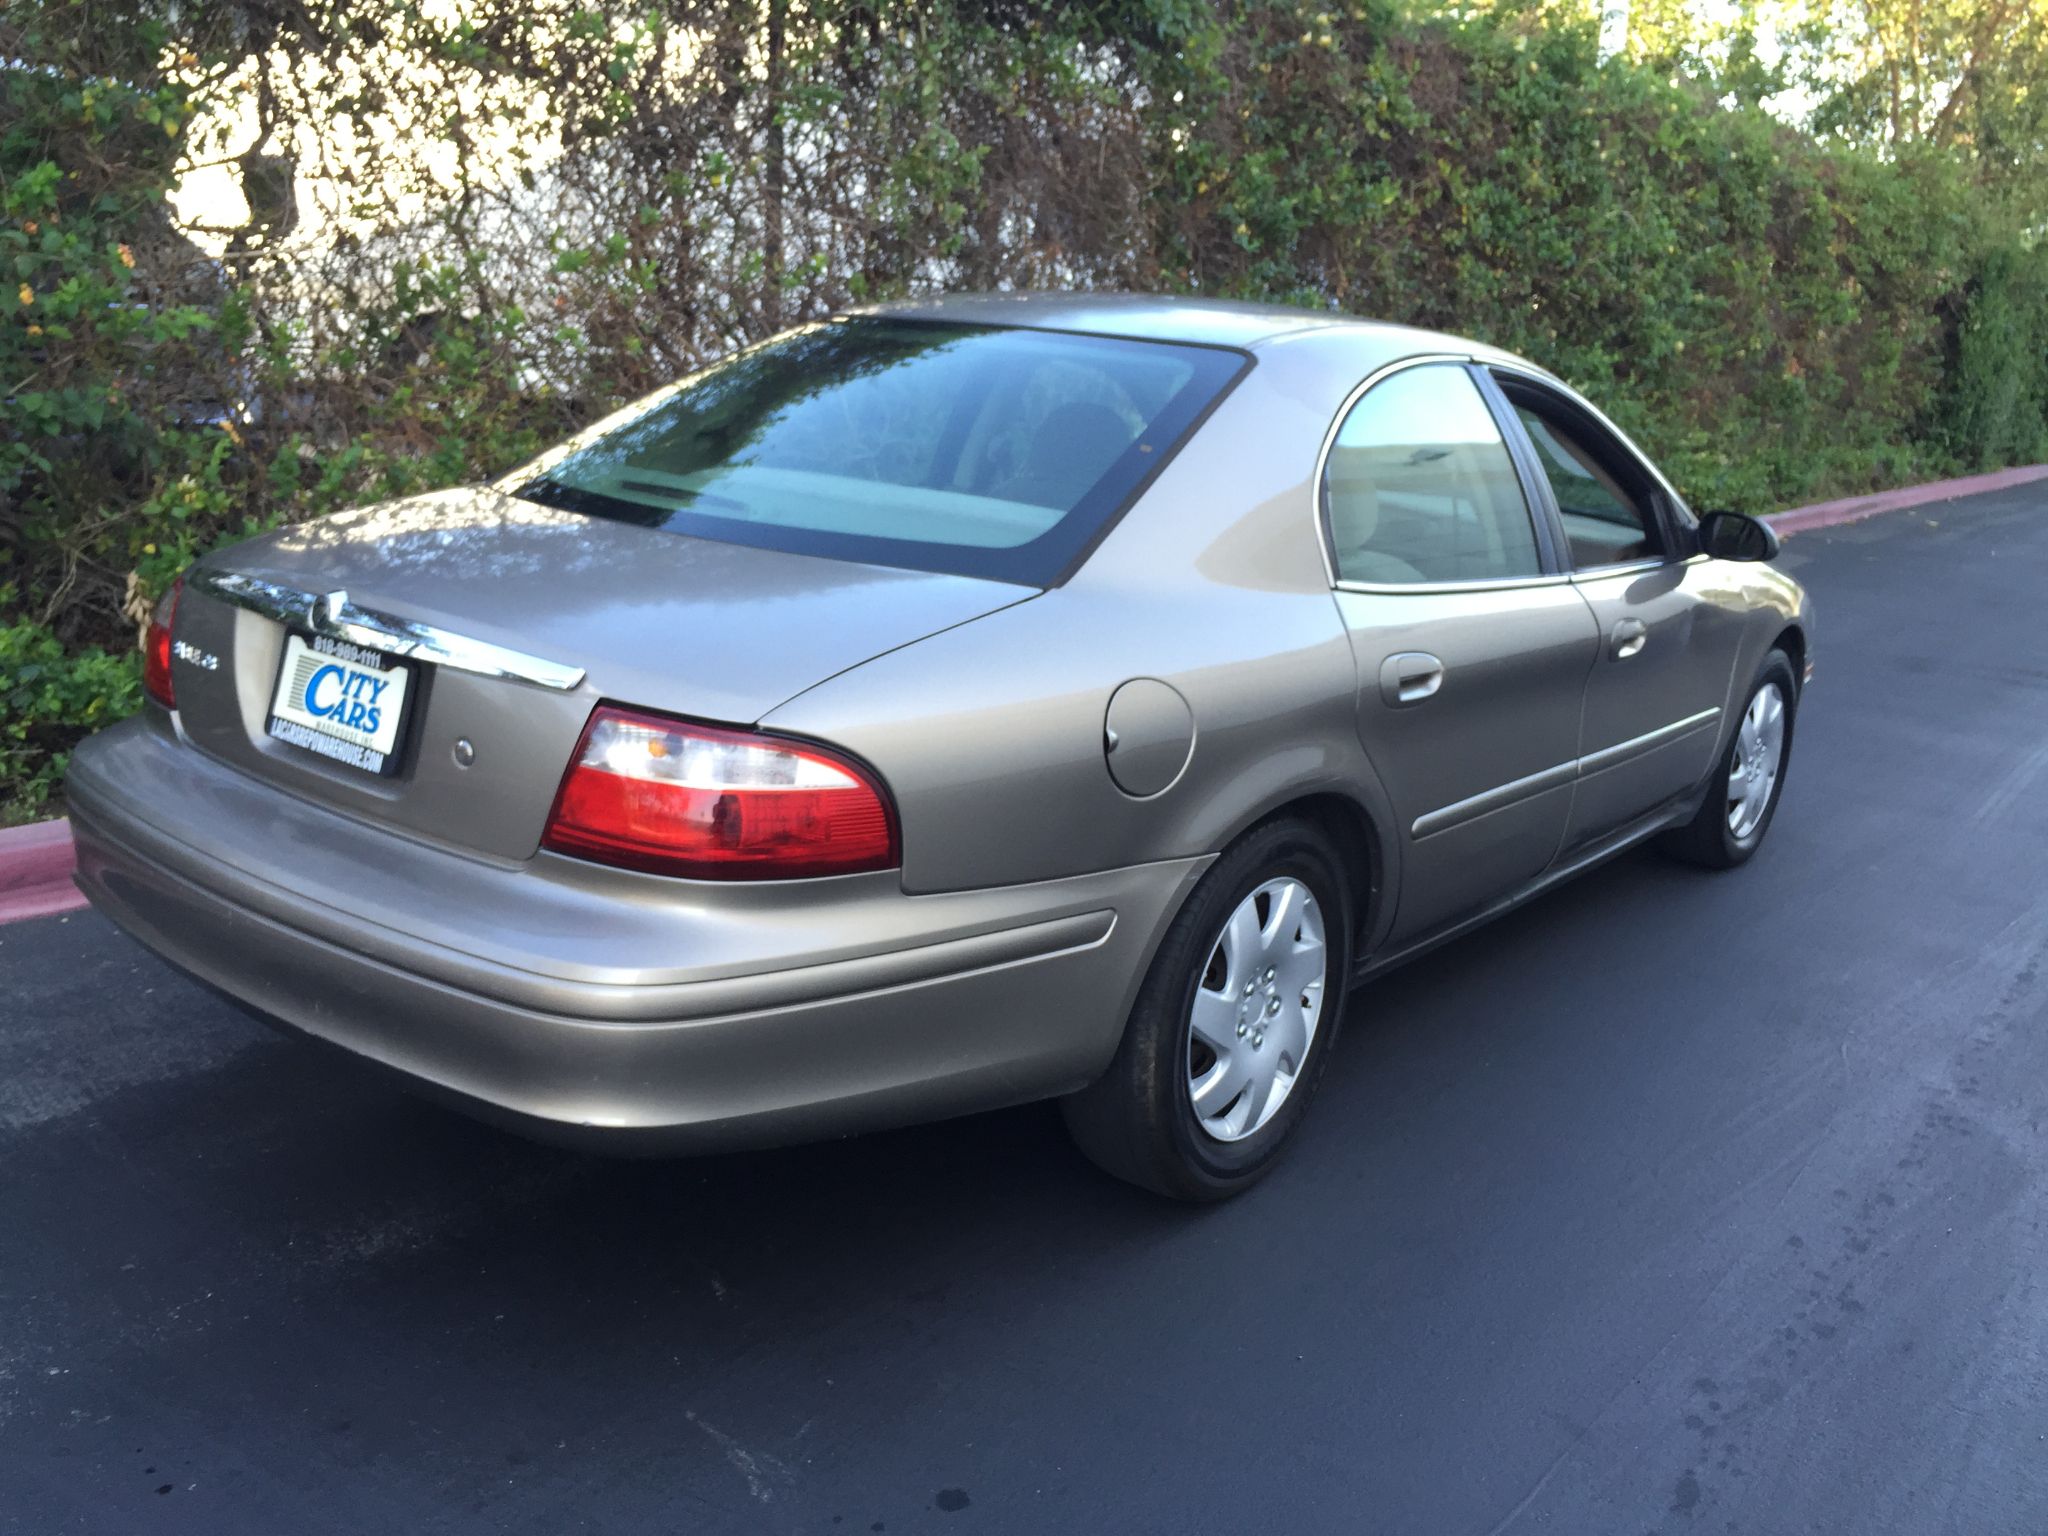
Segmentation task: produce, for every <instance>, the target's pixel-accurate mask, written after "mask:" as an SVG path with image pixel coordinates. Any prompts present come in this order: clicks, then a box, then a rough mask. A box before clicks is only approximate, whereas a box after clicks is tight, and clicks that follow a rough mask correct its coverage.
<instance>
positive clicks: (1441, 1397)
mask: <svg viewBox="0 0 2048 1536" xmlns="http://www.w3.org/2000/svg"><path fill="white" fill-rule="evenodd" d="M1785 558H1786V562H1787V564H1788V566H1790V567H1792V568H1794V569H1795V570H1796V571H1797V572H1798V574H1799V575H1800V576H1801V577H1802V578H1804V579H1806V580H1808V581H1810V582H1811V583H1812V586H1813V588H1814V591H1815V594H1816V597H1817V599H1818V602H1819V604H1820V613H1821V621H1822V625H1823V628H1822V631H1821V634H1820V637H1819V641H1820V643H1819V668H1820V670H1819V677H1818V679H1817V681H1816V684H1815V687H1814V690H1813V692H1812V694H1811V695H1810V700H1809V708H1808V710H1807V712H1806V714H1805V715H1804V716H1803V717H1802V719H1801V724H1800V732H1799V740H1798V744H1797V750H1796V754H1795V757H1794V760H1793V763H1792V768H1791V778H1790V781H1789V788H1788V794H1787V798H1786V800H1785V803H1784V806H1783V809H1782V810H1781V812H1780V814H1779V817H1778V820H1777V824H1776V826H1775V828H1774V830H1773V832H1772V835H1771V841H1770V843H1769V845H1768V847H1767V849H1766V851H1765V852H1764V853H1763V855H1762V856H1761V857H1760V858H1759V859H1758V860H1757V861H1756V862H1755V863H1754V864H1752V865H1751V866H1750V867H1749V868H1748V869H1746V870H1744V871H1741V872H1738V873H1736V874H1733V875H1724V876H1710V875H1703V874H1699V873H1697V872H1694V871H1691V870H1686V869H1681V868H1678V867H1675V866H1671V865H1667V864H1665V863H1663V862H1662V861H1660V860H1659V859H1658V858H1656V857H1655V856H1654V855H1648V854H1645V855H1642V856H1637V857H1630V858H1628V859H1625V860H1623V861H1621V862H1619V863H1617V864H1615V865H1613V866H1610V867H1609V868H1608V869H1606V870H1604V871H1602V872H1600V873H1597V874H1595V875H1593V876H1590V877H1588V878H1586V879H1584V880H1582V881H1579V882H1578V883H1576V884H1575V885H1573V886H1572V887H1570V888H1568V889H1566V890H1564V891H1562V892H1560V893H1558V894H1555V895H1553V896H1551V897H1549V898H1547V899H1546V900H1545V901H1543V902H1542V903H1540V904H1539V905H1537V906H1535V907H1532V908H1530V909H1528V910H1526V911H1524V912H1522V913H1520V914H1518V915H1516V916H1514V917H1511V918H1509V919H1507V920H1506V921H1504V922H1502V923H1500V924H1498V925H1496V926H1495V927H1494V928H1493V929H1491V930H1489V931H1487V932H1485V933H1482V934H1480V935H1477V936H1475V937H1472V938H1468V939H1466V940H1464V941H1463V942H1461V943H1458V944H1456V945H1453V946H1451V947H1449V948H1447V949H1445V950H1442V951H1439V952H1438V953H1437V954H1435V955H1434V956H1432V957H1430V958H1428V959H1426V960H1424V961H1421V962H1419V963H1417V964H1416V965H1414V966H1412V967H1410V968H1409V969H1407V970H1405V971H1403V972H1401V973H1398V974H1397V975H1395V976H1393V977H1391V978H1389V979H1387V980H1386V981H1384V982H1382V983H1381V984H1379V985H1376V986H1374V987H1372V988H1370V989H1369V990H1368V991H1367V992H1366V993H1365V994H1363V995H1362V996H1361V997H1360V998H1359V1000H1358V1002H1357V1004H1356V1006H1355V1009H1354V1011H1353V1013H1352V1015H1351V1017H1350V1019H1349V1021H1348V1025H1347V1028H1348V1031H1349V1032H1348V1034H1347V1036H1346V1038H1345V1040H1344V1042H1343V1049H1342V1050H1341V1051H1340V1052H1339V1054H1338V1056H1337V1057H1336V1059H1335V1060H1334V1062H1333V1064H1332V1068H1331V1071H1330V1075H1329V1078H1328V1080H1327V1082H1326V1084H1325V1087H1324V1090H1323V1095H1322V1099H1321V1101H1320V1103H1319V1104H1318V1105H1317V1113H1316V1114H1315V1115H1314V1116H1313V1117H1312V1118H1311V1121H1310V1123H1309V1125H1308V1127H1307V1128H1306V1133H1305V1135H1304V1136H1303V1137H1302V1140H1301V1145H1300V1146H1299V1147H1298V1148H1297V1149H1296V1150H1295V1152H1294V1153H1293V1155H1292V1156H1291V1158H1290V1159H1289V1160H1288V1162H1287V1163H1286V1164H1285V1165H1284V1166H1283V1168H1282V1169H1281V1170H1280V1172H1279V1173H1278V1174H1277V1175H1276V1176H1275V1177H1274V1178H1273V1179H1272V1180H1271V1181H1269V1182H1268V1183H1267V1184H1266V1185H1264V1186H1263V1187H1262V1188H1260V1189H1259V1190H1258V1191H1256V1192H1255V1193H1253V1194H1252V1195H1251V1196H1250V1197H1249V1198H1247V1199H1244V1200H1241V1201H1239V1202H1237V1203H1235V1204H1233V1205H1230V1206H1227V1207H1224V1208H1222V1209H1220V1210H1215V1211H1209V1212H1190V1211H1185V1210H1181V1209H1177V1208H1172V1207H1168V1206H1164V1205H1162V1204H1160V1203H1158V1202H1157V1201H1154V1200H1152V1199H1150V1198H1149V1197H1146V1196H1144V1195H1141V1194H1138V1193H1136V1192H1134V1191H1132V1190H1129V1189H1125V1188H1123V1187H1121V1186H1119V1185H1117V1184H1114V1183H1111V1182H1109V1181H1107V1180H1105V1179H1103V1178H1101V1177H1099V1176H1098V1175H1096V1174H1095V1173H1094V1172H1093V1171H1091V1170H1090V1169H1089V1168H1088V1167H1087V1166H1086V1165H1084V1164H1083V1163H1082V1162H1081V1161H1080V1160H1079V1158H1078V1157H1076V1156H1075V1155H1074V1154H1073V1153H1071V1152H1069V1151H1068V1149H1067V1148H1066V1146H1065V1144H1064V1142H1063V1141H1062V1139H1061V1135H1060V1132H1059V1128H1058V1125H1057V1121H1056V1117H1055V1116H1053V1115H1052V1114H1051V1113H1050V1112H1048V1111H1046V1110H1043V1109H1032V1110H1024V1111H1018V1112H1012V1113H1007V1114H1001V1115H993V1116H988V1117H984V1118H981V1119H977V1120H972V1121H967V1122H962V1123H958V1124H953V1125H948V1126H940V1127H932V1128H927V1129H922V1130H917V1131H911V1132H905V1133H901V1134H896V1135H888V1136H876V1137H871V1138H868V1139H865V1140H861V1141H856V1142H848V1143H842V1144H838V1145H833V1146H826V1147H815V1148H808V1149H802V1150H797V1151H790V1152H783V1153H775V1154H768V1155H758V1156H746V1157H729V1158H720V1159H716V1160H708V1161H698V1162H685V1163H675V1164H666V1165H661V1164H623V1165H621V1164H612V1163H607V1162H603V1161H598V1160H594V1159H590V1158H587V1157H582V1156H576V1155H570V1154H565V1153H561V1152H556V1151H550V1150H546V1149H542V1148H537V1147H530V1146H527V1145H524V1144H522V1143H520V1142H517V1141H513V1140H509V1139H507V1138H505V1137H503V1136H501V1135H500V1134H498V1133H496V1132H494V1131H491V1130H488V1129H484V1128H481V1127H478V1126H474V1125H471V1124H469V1123H467V1122H465V1121H463V1120H460V1119H458V1118H455V1117H453V1116H451V1115H449V1114H447V1113H445V1112H443V1111H441V1110H439V1109H436V1108H434V1107H431V1106H429V1105H426V1104H422V1103H417V1102H414V1101H412V1100H410V1099H408V1098H407V1097H405V1096H403V1095H402V1094H400V1093H398V1092H396V1091H395V1090H393V1089H392V1088H390V1087H389V1086H387V1085H386V1084H384V1083H382V1082H380V1081H375V1080H371V1079H367V1078H364V1077H360V1076H357V1075H356V1074H355V1073H354V1072H352V1071H349V1070H344V1069H343V1068H341V1067H339V1066H338V1065H337V1063H336V1062H334V1061H333V1060H331V1059H330V1058H329V1057H328V1056H326V1055H324V1054H319V1053H316V1052H314V1051H313V1050H311V1049H310V1048H307V1047H303V1046H299V1045H295V1044H293V1043H290V1042H287V1041H284V1040H282V1039H278V1038H275V1037H272V1036H271V1035H269V1034H268V1033H266V1032H265V1031H263V1030H262V1029H260V1028H259V1027H258V1026H256V1025H254V1024H251V1023H248V1022H246V1021H245V1020H243V1019H242V1018H241V1017H240V1016H238V1015H236V1014H234V1013H233V1012H231V1011H230V1010H228V1009H227V1008H225V1007H224V1006H222V1005H221V1004H219V1003H217V1002H215V1001H214V1000H212V999H211V998H209V997H208V996H206V995H205V994H203V993H202V992H200V991H199V990H198V989H196V988H195V987H193V986H191V985H189V984H188V983H186V982H184V981H182V980H180V979H179V978H178V977H176V976H174V975H173V974H172V973H170V972H169V971H167V970H166V969H164V968H163V967H162V966H160V965H159V964H157V963H156V962H155V961H153V960H151V959H149V958H148V957H147V956H145V955H144V954H143V952H142V951H140V950H139V949H137V948H135V947H133V946H132V945H130V944H128V943H127V942H126V941H124V940H122V939H121V938H119V937H118V936H117V935H115V934H114V933H113V931H112V930H111V929H109V928H108V927H107V926H106V925H105V924H104V923H103V922H101V921H100V920H99V919H98V918H96V917H93V916H89V915H88V916H79V917H73V918H70V919H68V920H62V921H60V920H55V919H51V920H45V921H42V922H39V923H33V924H26V925H22V926H17V927H13V928H8V929H4V930H0V1530H4V1531H23V1532H44V1531H60V1530H65V1531H68V1530H93V1531H110V1532H136V1531H150V1532H155V1531H192V1532H206V1533H221V1532H262V1533H281V1532H294V1533H296V1532H348V1533H361V1532H371V1531H394V1532H407V1533H414V1532H435V1531H462V1532H469V1531H520V1532H536V1533H556V1532H566V1531H577V1530H603V1531H661V1532H688V1533H697V1532H725V1531H734V1532H752V1531H816V1532H828V1531H844V1532H881V1531H885V1530H886V1531H891V1532H906V1531H921V1530H946V1531H963V1532H964V1531H970V1530H983V1531H1026V1532H1038V1531H1048V1532H1052V1531H1057V1532H1065V1531H1077V1532H1078V1531H1089V1532H1093V1531H1115V1532H1140V1531H1169V1530H1170V1531H1176V1532H1200V1533H1207V1532H1252V1531H1268V1530H1274V1531H1288V1532H1303V1531H1336V1532H1346V1533H1350V1532H1370V1531H1390V1532H1403V1533H1413V1532H1422V1533H1439V1532H1448V1533H1465V1532H1470V1533H1475V1536H1480V1533H1488V1532H1498V1531H1518V1532H1534V1531H1563V1532H1572V1533H1590V1532H1626V1533H1631V1536H1634V1533H1640V1532H1645V1531H1687V1530H1692V1529H1699V1530H1712V1531H1715V1532H1722V1531H1728V1530H1740V1531H1763V1532H1790V1531H1810V1530H1818V1531H1830V1532H1835V1531H1839V1532H1853V1533H1857V1536H1868V1533H1877V1532H1911V1533H1915V1536H1919V1533H1926V1532H1934V1531H1956V1532H1968V1533H1972V1536H1981V1533H1998V1532H2016V1533H2017V1532H2040V1531H2042V1530H2044V1529H2048V1358H2044V1356H2048V1267H2044V1260H2048V1233H2044V1221H2048V1139H2044V1131H2043V1117H2044V1112H2048V971H2044V966H2043V957H2044V955H2048V603H2044V597H2048V487H2034V488H2031V489H2029V490H2024V491H2019V492H2014V493H2010V494H2006V495H2002V496H1994V497H1983V498H1978V499H1977V500H1975V501H1973V502H1969V503H1958V504H1954V505H1951V506H1947V507H1943V508H1937V509H1933V510H1930V511H1924V512H1917V513H1902V514H1897V515H1893V516H1889V517H1886V518H1882V519H1878V520H1876V521H1873V522H1869V523H1864V524H1859V525H1856V526H1852V527H1847V528H1843V529H1840V530H1837V531H1835V532H1832V533H1809V534H1804V535H1801V536H1800V537H1799V538H1798V539H1796V540H1795V541H1793V543H1792V544H1790V545H1789V546H1788V548H1787V552H1786V557H1785Z"/></svg>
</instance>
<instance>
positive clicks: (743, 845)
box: [541, 705, 897, 880]
mask: <svg viewBox="0 0 2048 1536" xmlns="http://www.w3.org/2000/svg"><path fill="white" fill-rule="evenodd" d="M541 846H542V847H543V848H550V849H553V850H554V851H555V852H557V853H568V854H574V855H576V856H577V857H578V858H584V859H593V860H595V861H597V862H598V863H600V864H617V865H621V866H623V867H624V868H627V869H640V870H647V871H649V872H651V873H654V874H660V875H685V876H689V877H690V878H693V879H698V880H794V879H800V878H803V877H805V876H811V875H851V874H856V873H859V872H861V871H863V870H872V869H890V868H893V867H894V866H895V865H896V863H897V852H896V822H895V818H894V817H893V816H892V815H891V814H890V810H889V802H888V800H887V798H886V797H885V796H884V795H883V793H882V790H881V788H880V786H879V785H877V784H876V783H875V781H874V780H873V779H872V778H871V777H869V775H868V774H867V773H866V772H864V771H863V770H862V769H861V768H860V767H859V766H858V765H856V764H854V763H852V762H849V761H848V760H847V759H845V758H843V757H840V756H839V755H837V754H836V753H833V752H828V751H826V750H825V749H824V748H822V747H813V746H810V745H808V744H805V743H801V742H795V741H787V740H783V739H780V738H777V737H773V736H756V735H753V734H751V733H749V732H746V731H727V730H720V729H718V728H716V727H714V726H708V725H693V724H691V723H689V722H687V721H683V720H672V719H669V718H667V717H666V716H663V715H648V714H642V713H640V712H638V711H636V710H628V709H616V708H614V707H612V706H611V705H600V706H599V707H598V709H597V711H596V712H595V713H594V714H593V715H592V716H591V717H590V724H589V725H588V726H586V727H585V728H584V731H583V740H582V743H581V744H580V745H579V746H578V747H577V749H576V760H575V761H574V762H573V763H571V764H570V766H569V772H568V774H567V776H566V777H564V778H563V780H562V788H561V790H560V792H559V793H557V794H556V796H555V808H554V812H553V814H552V815H550V816H549V818H548V826H547V831H546V832H545V833H544V834H543V835H542V837H541Z"/></svg>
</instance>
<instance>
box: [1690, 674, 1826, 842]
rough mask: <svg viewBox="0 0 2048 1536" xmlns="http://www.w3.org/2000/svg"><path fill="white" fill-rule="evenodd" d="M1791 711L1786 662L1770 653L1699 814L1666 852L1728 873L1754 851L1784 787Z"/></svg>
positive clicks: (1793, 683) (1793, 694) (1793, 698)
mask: <svg viewBox="0 0 2048 1536" xmlns="http://www.w3.org/2000/svg"><path fill="white" fill-rule="evenodd" d="M1798 710H1799V684H1798V681H1797V679H1796V678H1795V676H1794V674H1793V671H1792V662H1791V659H1790V658H1789V657H1788V656H1786V654H1785V653H1784V652H1783V651H1772V652H1771V653H1770V654H1769V655H1768V656H1766V657H1765V658H1764V663H1763V666H1762V667H1761V668H1759V669H1758V672H1757V676H1756V681H1755V682H1754V683H1753V684H1751V685H1750V690H1749V699H1748V702H1747V703H1745V704H1744V705H1743V709H1742V718H1741V720H1740V721H1738V722H1737V724H1736V727H1735V738H1734V740H1732V741H1731V742H1729V744H1728V751H1727V754H1726V755H1725V756H1724V757H1723V758H1722V759H1721V763H1720V766H1719V767H1718V768H1716V769H1715V770H1714V777H1713V781H1712V782H1711V783H1709V784H1708V786H1707V798H1706V800H1705V802H1704V803H1703V804H1702V805H1701V806H1700V809H1699V814H1698V815H1697V816H1695V817H1694V818H1693V819H1692V820H1691V821H1690V822H1688V823H1687V824H1686V825H1685V826H1683V827H1680V828H1678V829H1677V830H1676V831H1675V832H1671V833H1669V834H1667V835H1666V837H1665V839H1664V843H1663V846H1664V849H1665V851H1666V852H1668V853H1671V854H1674V855H1675V856H1677V857H1678V858H1681V859H1684V860H1686V861H1687V862H1689V863H1693V864H1700V865H1704V866H1705V867H1706V868H1708V869H1733V868H1734V867H1735V866H1736V865H1737V864H1740V863H1743V862H1744V861H1745V860H1747V859H1748V858H1749V856H1750V855H1751V854H1753V853H1755V852H1756V850H1757V848H1758V847H1759V846H1760V845H1761V844H1762V842H1763V840H1764V833H1766V832H1767V831H1769V830H1770V826H1771V818H1772V817H1773V816H1774V815H1776V814H1777V810H1778V796H1779V794H1780V793H1781V792H1782V791H1783V790H1784V787H1785V766H1786V764H1787V762H1789V761H1790V759H1791V756H1792V724H1793V718H1794V716H1795V715H1796V714H1797V713H1798Z"/></svg>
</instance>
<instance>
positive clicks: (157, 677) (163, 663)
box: [142, 576, 185, 709]
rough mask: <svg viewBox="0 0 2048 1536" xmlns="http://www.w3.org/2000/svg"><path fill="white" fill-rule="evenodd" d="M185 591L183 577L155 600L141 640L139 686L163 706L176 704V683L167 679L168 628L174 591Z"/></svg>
mask: <svg viewBox="0 0 2048 1536" xmlns="http://www.w3.org/2000/svg"><path fill="white" fill-rule="evenodd" d="M184 590H185V578H184V577H182V576H180V577H179V578H178V579H177V580H176V581H174V582H172V583H171V590H170V591H168V592H166V593H165V594H164V595H163V596H162V597H160V598H158V599H157V604H156V611H155V612H154V613H152V614H151V615H150V616H149V633H148V634H146V635H145V636H144V637H143V640H142V687H143V691H144V692H145V693H147V694H148V695H149V696H150V697H151V698H152V699H155V700H156V701H157V703H159V704H161V705H163V707H164V708H165V709H176V708H177V707H178V690H177V686H176V685H175V684H174V683H172V681H171V629H172V626H173V625H175V624H176V623H177V621H178V594H179V593H181V592H183V591H184Z"/></svg>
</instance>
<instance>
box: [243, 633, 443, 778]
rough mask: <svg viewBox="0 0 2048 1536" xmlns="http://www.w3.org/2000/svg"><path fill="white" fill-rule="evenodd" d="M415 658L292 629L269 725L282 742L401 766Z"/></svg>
mask: <svg viewBox="0 0 2048 1536" xmlns="http://www.w3.org/2000/svg"><path fill="white" fill-rule="evenodd" d="M412 682H413V668H412V665H411V663H409V662H404V661H400V660H399V659H398V658H397V657H395V656H387V655H385V654H384V653H383V652H382V651H372V650H367V649H365V648H364V647H362V646H360V645H351V644H350V643H349V642H348V641H346V640H334V639H330V638H329V637H328V636H326V635H300V634H287V635H286V636H285V641H284V661H283V664H282V665H280V666H279V667H278V669H277V688H276V690H275V691H274V692H273V693H272V694H271V696H270V723H269V727H268V729H269V731H270V734H271V735H272V736H275V737H276V738H277V739H278V740H279V741H283V742H288V743H290V744H291V745H292V746H295V747H301V748H303V749H305V750H306V751H308V752H317V753H319V754H320V755H321V756H322V757H325V758H331V759H332V760H333V761H335V762H337V763H346V764H348V766H349V767H351V768H361V769H364V770H365V771H367V772H370V773H381V774H387V775H388V774H393V773H396V772H397V771H398V744H399V742H400V741H401V740H402V739H403V736H402V732H403V730H404V726H405V714H406V706H407V704H408V703H409V702H410V698H411V693H412Z"/></svg>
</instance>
